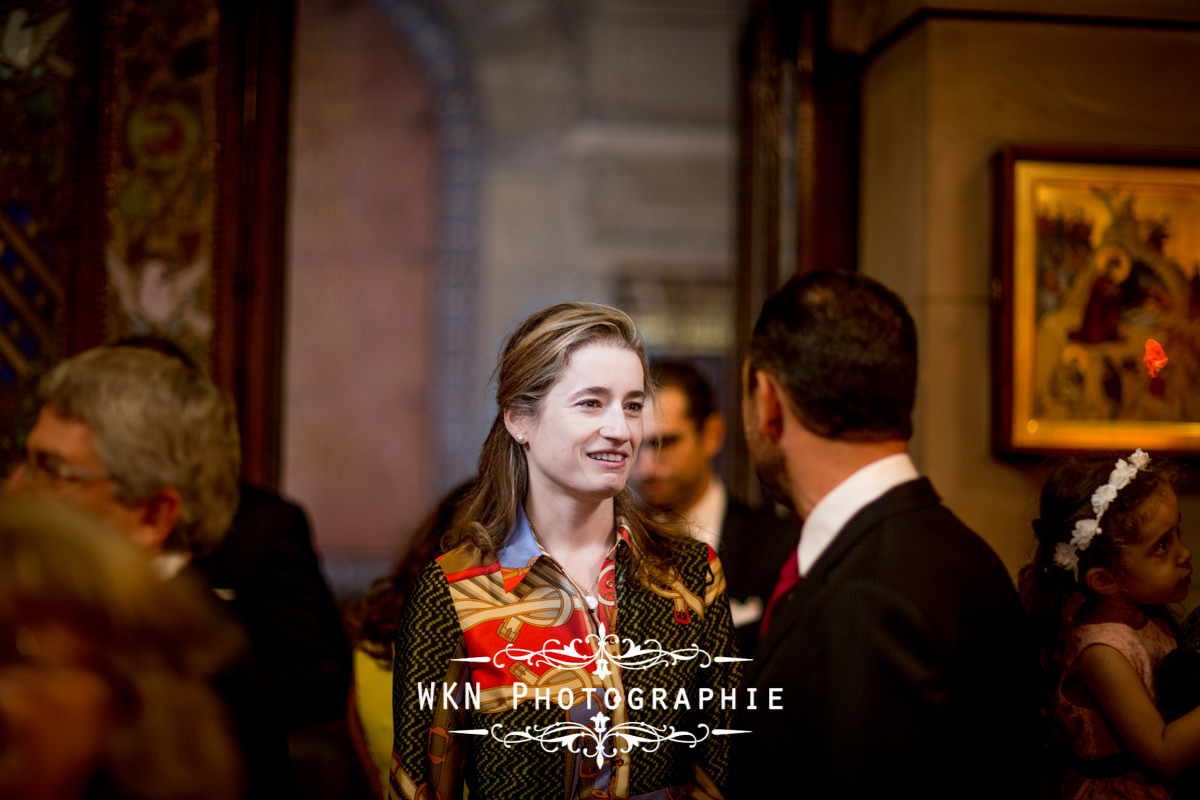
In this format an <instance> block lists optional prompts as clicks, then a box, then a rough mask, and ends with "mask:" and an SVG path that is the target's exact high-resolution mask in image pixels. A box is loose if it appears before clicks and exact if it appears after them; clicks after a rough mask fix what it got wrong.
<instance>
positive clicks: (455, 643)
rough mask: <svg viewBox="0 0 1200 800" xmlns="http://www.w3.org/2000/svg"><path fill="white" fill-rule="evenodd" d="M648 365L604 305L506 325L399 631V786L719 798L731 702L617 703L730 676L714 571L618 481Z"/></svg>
mask: <svg viewBox="0 0 1200 800" xmlns="http://www.w3.org/2000/svg"><path fill="white" fill-rule="evenodd" d="M646 372H647V370H646V356H645V351H644V348H643V346H642V342H641V340H640V338H638V334H637V330H636V328H635V327H634V325H633V322H632V320H630V318H629V317H628V316H627V315H626V314H624V313H623V312H621V311H618V310H617V309H614V308H609V307H607V306H600V305H593V304H587V303H561V304H558V305H555V306H551V307H549V308H546V309H543V310H542V311H539V312H537V313H536V314H534V315H533V316H531V317H530V318H529V319H527V320H525V322H523V323H522V324H521V325H520V326H518V327H517V329H516V331H514V333H513V334H512V335H511V336H510V338H509V340H508V342H507V344H506V346H505V349H504V353H503V355H502V356H501V360H500V365H499V367H498V368H497V378H498V385H497V392H496V404H497V407H498V409H499V411H498V413H497V415H496V420H495V422H494V423H493V425H492V430H491V432H490V433H489V434H488V437H487V440H486V441H485V443H484V445H483V450H482V453H481V454H480V458H479V478H478V482H477V484H476V485H475V487H474V488H473V489H472V491H471V492H470V493H469V494H468V495H467V497H466V498H465V500H464V501H463V503H462V504H461V505H460V506H459V511H458V512H457V514H456V515H455V517H454V520H453V522H452V523H451V524H450V526H449V529H448V530H447V531H446V534H445V537H444V540H443V541H444V544H445V545H446V548H447V551H446V553H445V555H443V556H441V557H440V558H439V559H438V560H437V561H436V562H434V563H433V564H430V565H429V566H428V567H426V568H425V570H424V571H423V572H422V573H421V575H420V577H419V578H418V580H417V584H416V586H415V587H414V590H413V594H412V595H411V597H410V599H409V601H408V604H407V606H406V607H405V612H404V616H403V618H402V619H401V622H400V630H399V635H398V637H397V646H396V662H395V671H394V676H393V696H394V716H395V719H394V723H395V725H394V727H395V747H394V763H393V770H392V776H391V780H392V791H393V792H394V793H395V794H396V795H397V796H400V797H416V796H418V795H420V796H431V797H432V796H441V797H456V796H459V795H460V793H461V789H462V787H463V785H464V784H465V785H466V786H467V788H468V789H469V792H470V796H471V797H472V798H479V799H480V800H484V799H485V798H489V797H512V796H517V795H519V796H521V797H527V798H551V797H554V798H562V797H568V798H583V797H599V796H603V797H635V796H636V797H643V798H658V797H663V798H665V797H668V796H670V797H677V796H680V794H681V792H684V791H686V792H687V793H688V796H692V797H705V796H719V792H720V791H721V789H722V788H723V786H724V782H725V768H726V761H727V742H726V739H725V738H724V734H725V733H727V731H725V730H724V729H726V728H728V723H729V719H728V713H727V712H726V710H725V709H724V708H722V707H720V706H714V705H711V704H710V705H708V706H707V707H705V704H703V703H698V704H691V703H685V704H683V705H679V704H676V705H671V706H664V705H662V704H659V705H653V704H650V705H644V704H633V703H626V702H624V699H625V698H626V697H629V696H631V693H634V692H635V690H636V692H637V693H639V694H646V695H651V694H652V693H653V692H656V691H657V692H660V693H665V694H664V696H670V697H676V696H679V695H680V693H682V695H683V696H685V697H698V696H704V695H703V692H705V691H710V690H714V689H716V690H719V689H720V688H721V687H726V688H728V687H730V686H733V685H734V684H735V683H736V678H737V675H736V667H735V664H734V662H733V660H732V659H730V658H728V656H729V655H730V654H731V652H732V643H731V635H732V627H731V623H730V617H729V605H728V601H727V599H726V597H725V591H724V590H725V580H724V576H723V574H722V571H721V566H720V562H719V561H718V560H717V558H716V556H715V554H714V553H713V552H712V550H711V549H710V548H709V547H708V546H707V545H704V544H701V543H699V542H696V541H694V540H692V539H689V538H687V537H686V536H684V535H683V534H682V533H681V532H680V531H679V530H678V529H677V528H676V527H675V526H674V525H673V524H672V523H670V522H668V521H666V520H663V519H660V518H656V517H652V516H650V515H649V514H648V513H647V512H646V511H645V509H644V508H643V507H642V506H640V505H639V504H638V502H637V501H636V500H635V499H634V496H633V495H632V494H631V493H630V491H629V490H628V489H627V488H626V483H627V482H628V480H629V475H630V472H631V471H632V469H633V464H634V462H635V460H636V458H637V451H638V447H639V446H640V445H641V441H642V406H643V404H644V402H645V400H646V396H647V386H646ZM639 746H640V749H639Z"/></svg>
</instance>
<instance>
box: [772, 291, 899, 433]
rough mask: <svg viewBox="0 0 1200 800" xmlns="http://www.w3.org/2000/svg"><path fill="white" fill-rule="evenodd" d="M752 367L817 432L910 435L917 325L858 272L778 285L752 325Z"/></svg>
mask: <svg viewBox="0 0 1200 800" xmlns="http://www.w3.org/2000/svg"><path fill="white" fill-rule="evenodd" d="M750 368H751V370H755V369H761V370H765V371H766V372H768V373H770V374H771V375H772V376H773V377H774V378H775V379H776V380H777V381H779V383H780V384H781V385H782V386H783V388H784V391H785V392H786V394H787V396H788V400H789V401H790V402H791V406H792V408H793V410H794V411H795V412H796V413H797V415H798V416H799V418H800V421H801V422H802V423H803V424H804V426H805V427H806V428H808V429H809V430H810V431H812V432H813V433H816V434H818V435H820V436H824V437H827V438H830V439H842V440H845V441H857V442H874V441H885V440H888V439H903V440H906V441H907V440H908V439H909V438H911V437H912V409H913V403H914V401H915V398H916V391H917V331H916V326H915V325H914V324H913V320H912V317H911V316H909V313H908V310H907V309H905V307H904V303H903V301H901V300H900V298H899V297H897V296H896V294H895V293H893V292H892V291H891V290H890V289H888V288H886V287H885V286H883V285H882V284H880V283H879V282H877V281H874V280H872V279H871V278H868V277H866V276H864V275H857V274H855V273H851V272H841V271H818V272H809V273H806V274H804V275H800V276H797V277H794V278H792V279H791V280H789V281H788V282H787V283H786V284H784V286H783V288H782V289H780V290H779V291H778V292H776V293H775V294H774V295H772V296H771V297H770V298H769V299H768V300H767V302H766V303H764V304H763V308H762V313H761V314H760V315H759V317H758V323H757V324H756V325H755V326H754V334H753V336H752V337H751V340H750ZM751 379H753V373H751Z"/></svg>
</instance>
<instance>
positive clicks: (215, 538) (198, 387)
mask: <svg viewBox="0 0 1200 800" xmlns="http://www.w3.org/2000/svg"><path fill="white" fill-rule="evenodd" d="M36 400H37V406H38V416H37V421H36V423H35V424H34V426H33V429H32V430H31V431H30V432H29V435H28V437H27V438H26V441H25V455H24V459H23V460H22V461H20V463H18V465H17V467H16V469H15V470H14V471H13V473H12V474H11V475H10V476H9V478H8V479H7V481H6V483H5V489H6V490H8V491H21V492H28V493H31V494H34V495H38V496H41V497H44V498H48V499H52V500H56V501H61V502H63V503H67V504H70V505H72V506H75V507H77V508H80V509H83V510H84V511H87V512H90V513H92V514H94V515H95V516H97V517H100V518H102V519H104V520H106V521H107V522H108V523H109V524H110V525H111V526H112V527H113V528H114V529H115V530H117V531H119V532H121V533H123V534H125V535H126V536H128V537H129V538H130V539H131V540H132V541H133V542H134V543H135V544H137V545H139V546H140V547H143V548H145V549H146V550H148V551H149V552H150V553H152V554H153V556H154V560H155V564H156V566H157V567H158V569H159V573H160V575H161V576H162V577H163V578H164V579H171V580H194V581H201V582H203V578H202V576H200V575H198V570H197V569H196V568H195V567H194V565H193V564H192V562H193V561H194V559H196V558H199V557H200V556H203V555H205V554H206V553H208V552H210V551H211V550H212V549H213V548H214V547H215V546H216V545H217V544H218V543H219V542H220V541H221V538H222V537H223V536H224V535H225V534H226V531H228V530H229V526H230V522H231V520H232V519H233V515H234V510H235V509H236V507H237V503H238V473H239V469H240V460H241V458H240V450H239V440H238V430H237V420H236V414H235V412H234V407H233V403H232V402H231V401H230V400H229V398H228V397H226V396H225V394H224V393H223V392H221V390H220V389H218V388H217V387H216V386H215V385H214V384H213V383H212V381H210V380H209V379H208V377H207V376H205V375H204V374H203V373H202V372H201V371H200V370H198V369H195V368H194V367H192V366H191V365H189V364H187V363H185V362H184V361H182V360H180V359H178V358H175V357H172V356H169V355H166V354H164V353H161V352H156V351H154V350H152V349H147V348H143V347H126V346H111V345H110V346H104V347H97V348H95V349H92V350H88V351H86V352H84V353H81V354H80V355H77V356H75V357H74V358H71V359H68V360H67V361H64V362H63V363H61V364H59V365H58V366H57V367H55V368H54V369H52V370H51V371H50V372H48V373H47V374H46V375H45V376H44V377H43V378H42V380H41V381H40V382H39V384H38V388H37V394H36ZM213 607H214V613H223V614H224V613H227V612H226V610H225V609H224V608H223V607H222V606H221V604H220V603H219V602H217V601H216V600H215V598H214V601H213ZM230 619H231V624H234V623H232V615H230ZM218 688H219V689H220V690H221V691H222V693H223V695H224V697H225V699H226V701H227V703H228V706H229V710H230V713H231V715H232V717H233V720H234V725H235V727H236V728H237V735H238V739H239V741H240V743H241V745H242V750H243V753H244V755H245V757H246V765H247V782H248V792H247V797H251V798H253V797H273V796H283V795H284V794H286V793H287V792H288V791H289V790H290V789H291V788H292V786H293V783H292V777H291V765H290V762H289V758H288V752H287V741H286V738H285V735H284V731H283V727H282V725H281V724H280V722H279V720H275V719H272V718H270V714H269V712H268V709H267V707H266V705H265V704H264V702H263V696H264V695H263V692H264V680H263V673H262V668H261V664H260V662H259V661H258V660H257V659H256V658H255V657H254V654H253V653H247V657H246V659H244V660H243V662H242V663H240V664H239V665H238V666H237V668H236V669H235V670H234V671H232V672H231V673H230V674H228V675H225V676H222V677H221V679H220V681H219V686H218Z"/></svg>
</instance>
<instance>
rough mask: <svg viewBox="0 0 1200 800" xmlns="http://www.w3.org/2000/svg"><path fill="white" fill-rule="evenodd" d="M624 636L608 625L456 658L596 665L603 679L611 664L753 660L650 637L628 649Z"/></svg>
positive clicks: (706, 663) (629, 644)
mask: <svg viewBox="0 0 1200 800" xmlns="http://www.w3.org/2000/svg"><path fill="white" fill-rule="evenodd" d="M621 641H622V640H621V639H620V637H618V636H617V635H616V634H615V633H608V632H607V630H606V628H605V627H604V625H601V626H600V632H599V634H595V633H591V634H588V635H587V636H585V637H582V638H577V639H572V640H571V641H570V642H568V643H566V644H563V643H562V642H561V641H560V640H558V639H551V640H549V641H547V642H546V644H545V645H543V646H542V647H541V649H539V650H530V649H527V648H524V647H514V646H513V645H511V644H510V645H508V646H507V647H505V648H504V649H503V650H499V651H497V652H496V653H494V654H493V655H491V656H467V657H465V658H456V659H454V660H455V661H471V662H486V661H491V662H492V664H493V666H495V667H497V668H498V669H504V668H505V667H506V666H507V662H506V660H505V659H506V658H507V659H508V660H509V661H520V662H523V663H525V664H528V665H529V666H530V667H531V668H534V669H544V668H546V667H554V668H558V669H580V668H586V667H590V666H592V665H593V664H594V665H595V667H596V675H597V676H598V677H600V678H601V679H603V678H607V677H608V676H609V675H611V674H612V673H613V670H612V667H611V666H610V665H616V666H618V667H620V668H621V669H635V670H641V669H651V668H653V667H656V666H658V665H659V664H664V663H665V664H669V665H670V666H674V665H676V664H679V663H681V662H683V661H692V660H693V659H700V662H699V663H700V668H701V669H708V668H709V667H711V666H712V665H713V664H727V663H730V662H733V661H749V660H750V659H748V658H734V657H732V656H714V655H711V654H710V653H709V652H708V651H707V650H703V649H701V648H699V647H697V646H696V645H692V646H691V647H685V648H682V649H680V650H666V649H664V648H663V647H662V645H661V643H660V642H659V641H658V640H657V639H648V640H646V642H644V643H643V644H637V643H635V642H634V641H633V640H632V639H625V640H624V642H625V646H626V648H627V649H626V650H624V651H622V650H621V649H620V645H621Z"/></svg>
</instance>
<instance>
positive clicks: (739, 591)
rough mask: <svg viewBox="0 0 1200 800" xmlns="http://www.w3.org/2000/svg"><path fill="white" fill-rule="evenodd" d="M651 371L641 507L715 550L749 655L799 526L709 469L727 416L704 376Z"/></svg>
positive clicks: (638, 475)
mask: <svg viewBox="0 0 1200 800" xmlns="http://www.w3.org/2000/svg"><path fill="white" fill-rule="evenodd" d="M651 374H652V376H653V379H654V383H655V385H656V387H657V389H658V391H657V395H656V397H655V399H654V400H653V401H651V402H650V404H649V405H648V407H647V408H646V410H645V412H644V413H643V414H642V421H643V426H644V428H643V435H644V439H643V443H642V449H641V451H640V452H639V454H638V462H637V466H636V468H635V469H634V473H633V480H634V485H635V486H636V487H637V489H638V491H639V492H641V494H642V497H644V498H645V500H646V502H648V503H650V504H651V505H652V506H655V507H657V508H662V509H666V510H668V511H673V512H675V513H677V514H679V515H680V516H682V517H683V518H684V519H685V520H686V521H687V523H688V526H689V528H690V529H691V532H692V535H693V536H695V537H696V538H697V539H700V540H701V541H703V542H706V543H707V544H708V545H709V546H710V547H712V548H713V549H714V550H716V551H717V554H718V555H719V556H720V557H721V565H722V567H723V569H724V571H725V586H726V594H727V595H728V596H729V605H730V610H731V611H732V612H733V624H734V626H735V627H736V628H737V638H738V647H739V649H740V650H741V651H742V652H743V653H745V654H749V652H750V651H751V650H753V649H754V644H755V642H756V641H757V640H758V621H759V619H760V618H761V617H762V611H763V607H764V605H765V603H766V602H767V599H768V598H769V597H770V596H771V590H772V589H773V588H774V587H775V580H776V578H777V577H778V571H779V564H780V562H782V561H783V558H784V556H785V555H786V554H787V553H789V552H791V551H793V550H794V549H795V547H796V539H797V537H798V536H799V532H800V526H799V525H798V524H797V523H796V521H795V520H790V519H781V518H780V517H778V516H776V515H775V514H773V513H772V512H770V511H767V510H765V509H755V508H751V507H750V506H747V505H746V504H744V503H741V502H738V500H736V499H735V498H733V497H731V496H730V495H729V492H728V491H727V490H726V488H725V484H724V483H723V482H722V481H721V479H720V478H719V477H718V476H717V474H716V471H715V470H714V468H713V460H714V459H715V458H716V457H717V454H718V453H720V452H721V447H722V446H723V445H724V443H725V417H724V416H723V415H722V414H721V412H719V411H717V409H716V407H715V405H714V403H713V390H712V386H711V384H709V382H708V380H707V379H706V378H705V377H704V375H703V374H701V372H700V371H699V370H698V369H696V367H694V366H693V365H691V364H689V363H686V362H683V361H657V362H655V363H654V364H652V365H651Z"/></svg>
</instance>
